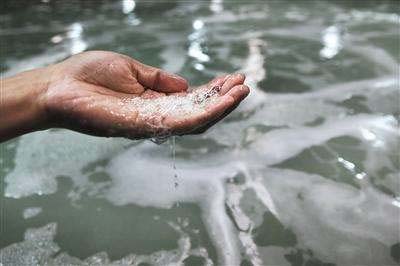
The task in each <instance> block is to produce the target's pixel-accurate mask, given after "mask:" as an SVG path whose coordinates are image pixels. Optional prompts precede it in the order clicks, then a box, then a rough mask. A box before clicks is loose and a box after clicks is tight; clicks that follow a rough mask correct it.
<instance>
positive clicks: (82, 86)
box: [36, 51, 249, 139]
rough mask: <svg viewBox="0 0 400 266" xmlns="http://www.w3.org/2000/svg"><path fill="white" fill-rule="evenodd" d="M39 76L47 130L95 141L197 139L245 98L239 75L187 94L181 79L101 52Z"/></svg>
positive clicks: (75, 58) (86, 54)
mask: <svg viewBox="0 0 400 266" xmlns="http://www.w3.org/2000/svg"><path fill="white" fill-rule="evenodd" d="M41 72H42V74H41V76H43V75H46V76H47V79H46V82H44V83H45V84H46V86H45V89H44V90H42V92H41V93H40V97H38V98H40V99H41V100H40V105H39V107H38V108H39V110H43V112H42V114H43V117H44V121H45V125H46V126H45V128H46V127H47V128H48V127H61V128H67V129H71V130H75V131H78V132H82V133H86V134H90V135H96V136H107V137H109V136H113V137H127V138H131V139H140V138H149V137H163V136H169V135H183V134H196V133H201V132H203V131H205V130H206V129H207V128H208V127H210V126H211V125H213V124H214V123H216V122H217V121H219V120H220V119H222V118H223V117H224V116H225V115H227V114H228V113H229V112H230V111H232V110H233V109H234V108H235V107H236V106H237V105H238V104H239V103H240V101H242V100H243V99H244V98H245V97H246V96H247V94H248V93H249V88H248V87H247V86H246V85H243V82H244V76H243V75H241V74H235V75H229V76H222V77H217V78H215V79H214V80H212V81H210V82H209V83H208V84H205V85H203V86H200V87H198V88H190V89H189V88H188V84H187V82H186V80H184V79H183V78H181V77H179V76H176V75H173V74H169V73H167V72H165V71H163V70H160V69H157V68H154V67H150V66H147V65H144V64H141V63H140V62H138V61H136V60H134V59H132V58H130V57H128V56H125V55H121V54H117V53H113V52H105V51H90V52H84V53H81V54H78V55H75V56H72V57H71V58H69V59H67V60H65V61H63V62H61V63H58V64H55V65H52V66H49V67H46V68H44V69H42V70H41ZM43 73H45V74H43ZM36 109H37V108H36ZM42 120H43V119H42ZM42 125H43V123H42ZM42 128H43V126H42Z"/></svg>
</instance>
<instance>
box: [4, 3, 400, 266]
mask: <svg viewBox="0 0 400 266" xmlns="http://www.w3.org/2000/svg"><path fill="white" fill-rule="evenodd" d="M1 13H2V27H1V30H0V35H1V40H2V42H1V43H2V52H1V55H0V66H1V71H2V75H3V76H9V75H12V74H15V73H18V72H20V71H22V70H25V69H30V68H33V67H39V66H43V65H47V64H50V63H53V62H57V61H59V60H62V59H64V58H66V57H67V56H70V55H72V54H75V53H79V52H81V51H84V50H93V49H101V50H112V51H116V52H120V53H124V54H127V55H129V56H132V57H134V58H136V59H138V60H140V61H143V62H145V63H147V64H150V65H154V66H158V67H161V68H164V69H167V70H168V71H172V72H176V73H179V74H181V75H183V76H185V77H186V78H187V79H188V80H189V81H190V83H191V84H195V85H196V84H202V83H204V82H207V81H208V80H209V79H211V78H213V77H214V76H216V75H220V74H223V73H230V72H236V71H237V72H243V73H245V74H246V75H247V83H248V84H249V85H250V86H251V87H252V88H253V90H252V92H251V94H250V95H249V97H248V99H246V101H245V102H244V103H243V104H242V105H240V107H239V108H238V109H237V110H236V111H235V112H233V113H232V114H231V115H230V116H229V117H227V118H226V119H225V120H224V121H222V122H221V123H219V124H217V125H215V127H213V128H212V129H210V130H209V131H208V132H206V133H205V134H202V135H198V136H185V137H177V138H176V139H175V141H172V140H171V141H169V142H166V143H164V144H163V145H156V144H154V143H152V142H150V141H130V140H126V139H107V138H97V137H90V136H86V135H82V134H78V133H74V132H71V131H67V130H60V129H53V130H48V131H43V132H36V133H32V134H28V135H25V136H22V137H20V138H17V139H14V140H11V141H8V142H6V143H3V144H1V158H0V159H1V162H0V163H1V169H0V170H1V177H2V178H1V182H2V191H1V195H0V196H1V205H2V209H1V210H2V212H1V221H2V223H1V238H0V247H1V251H0V252H1V253H0V257H1V260H2V264H3V265H36V264H46V263H47V264H50V265H52V264H53V265H67V264H68V265H70V264H72V265H79V264H85V263H86V264H90V265H104V264H114V265H121V264H122V265H126V264H133V265H148V264H150V265H175V264H178V265H179V264H183V265H396V264H398V263H399V259H400V243H399V242H400V236H399V234H400V232H399V216H400V209H399V208H400V180H399V173H400V163H399V154H400V153H399V143H400V142H399V118H400V116H399V115H400V107H399V106H400V105H399V78H398V69H399V8H398V5H397V3H396V1H393V2H392V1H377V2H372V1H362V2H360V1H329V2H328V1H268V2H267V1H265V2H263V1H222V0H215V1H168V2H162V1H146V2H144V1H138V2H136V3H135V2H134V1H129V0H124V1H68V3H67V2H66V1H52V0H50V1H42V2H36V1H28V2H27V3H24V4H23V5H22V4H21V2H20V1H6V5H5V6H4V7H3V8H2V9H1ZM173 143H175V145H173ZM174 158H175V159H174ZM174 165H175V167H174ZM175 168H176V169H175ZM175 183H177V185H176V184H175Z"/></svg>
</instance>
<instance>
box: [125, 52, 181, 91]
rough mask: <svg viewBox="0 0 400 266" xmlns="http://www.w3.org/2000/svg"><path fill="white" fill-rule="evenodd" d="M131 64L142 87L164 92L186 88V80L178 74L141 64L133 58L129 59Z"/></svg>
mask: <svg viewBox="0 0 400 266" xmlns="http://www.w3.org/2000/svg"><path fill="white" fill-rule="evenodd" d="M131 65H132V70H133V71H134V73H135V74H136V79H137V81H138V82H139V83H140V84H141V85H142V86H143V87H146V88H149V89H152V90H155V91H158V92H164V93H173V92H182V91H186V90H187V89H188V83H187V81H186V80H185V79H184V78H182V77H180V76H178V75H175V74H171V73H168V72H166V71H164V70H161V69H159V68H155V67H152V66H148V65H145V64H142V63H140V62H138V61H136V60H134V59H131Z"/></svg>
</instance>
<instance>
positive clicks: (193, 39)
mask: <svg viewBox="0 0 400 266" xmlns="http://www.w3.org/2000/svg"><path fill="white" fill-rule="evenodd" d="M192 27H193V30H194V31H193V33H192V34H190V35H189V38H188V39H189V42H190V45H189V48H188V55H189V56H190V57H193V58H195V59H196V60H197V61H199V62H208V61H210V57H209V56H208V55H207V54H206V53H205V52H204V49H203V48H202V44H203V43H204V42H205V30H204V22H203V21H202V20H200V19H196V20H195V21H193V24H192ZM197 67H198V68H196V69H197V70H200V69H199V68H201V66H199V65H197ZM203 67H204V66H203Z"/></svg>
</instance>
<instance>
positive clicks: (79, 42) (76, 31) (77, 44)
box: [67, 23, 87, 54]
mask: <svg viewBox="0 0 400 266" xmlns="http://www.w3.org/2000/svg"><path fill="white" fill-rule="evenodd" d="M82 32H83V27H82V25H81V24H80V23H74V24H72V25H71V26H70V30H69V31H68V33H67V36H68V37H69V38H70V39H71V47H70V52H71V54H77V53H80V52H83V51H84V50H85V49H86V48H87V44H86V42H85V41H84V40H83V39H82Z"/></svg>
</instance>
